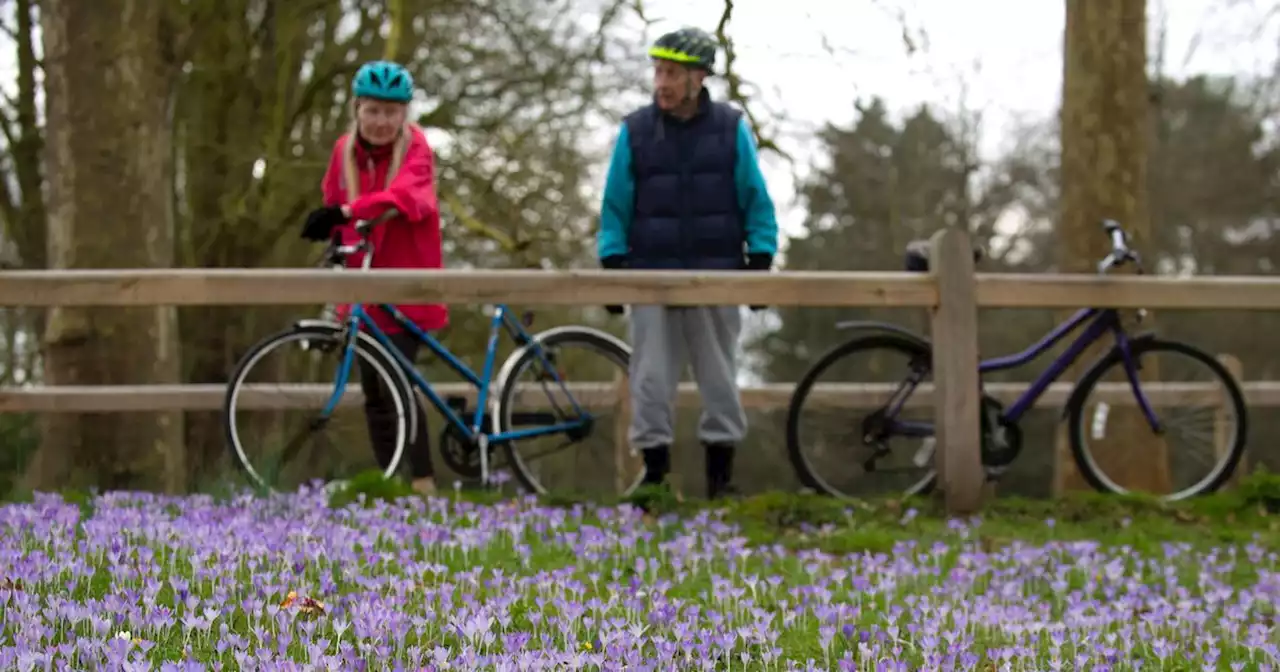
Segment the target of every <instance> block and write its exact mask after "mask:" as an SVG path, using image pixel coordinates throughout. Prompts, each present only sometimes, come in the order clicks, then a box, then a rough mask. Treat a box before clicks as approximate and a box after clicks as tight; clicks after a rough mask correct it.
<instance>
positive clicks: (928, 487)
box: [787, 333, 938, 499]
mask: <svg viewBox="0 0 1280 672" xmlns="http://www.w3.org/2000/svg"><path fill="white" fill-rule="evenodd" d="M873 349H888V350H896V351H899V352H903V353H906V354H908V355H911V356H912V357H923V358H924V360H925V361H926V362H928V363H929V367H930V368H932V366H933V353H932V351H931V350H930V348H929V345H928V342H927V341H925V340H923V339H913V338H909V337H907V336H905V335H901V334H895V333H876V334H867V335H862V336H857V337H854V338H853V339H851V340H849V341H846V342H844V343H843V344H841V345H838V346H836V347H835V348H833V349H831V350H830V351H828V352H827V354H825V355H823V356H822V358H821V359H819V360H818V362H817V363H816V364H814V365H813V366H812V367H810V368H809V370H808V371H807V372H805V375H804V377H803V378H801V379H800V382H799V383H797V384H796V388H795V391H794V392H792V394H791V402H790V404H789V405H788V408H787V457H788V458H789V459H790V461H791V467H792V469H794V470H795V473H796V476H797V477H798V478H799V479H800V482H801V483H802V484H803V485H804V487H806V488H809V489H811V490H814V491H817V492H820V493H822V494H825V495H828V496H831V497H836V498H839V499H852V497H851V496H850V495H848V494H846V493H844V492H842V491H841V490H839V489H838V488H835V487H833V486H832V485H830V484H829V483H827V482H826V480H824V479H823V478H822V477H821V476H820V475H818V473H817V472H816V471H815V470H814V468H813V465H812V464H810V463H809V460H808V458H806V457H805V455H804V453H803V451H802V450H801V445H800V411H801V409H802V408H803V407H804V402H805V400H806V399H807V398H808V396H809V393H810V391H812V389H813V386H814V384H815V383H816V382H817V380H818V377H819V376H821V375H822V373H823V372H825V371H826V370H827V369H828V368H830V367H831V366H833V365H834V364H835V363H836V362H838V361H840V360H841V359H843V358H845V357H848V356H849V355H851V354H853V353H856V352H859V351H863V350H873ZM937 477H938V475H937V471H936V470H934V469H929V471H928V472H927V475H926V476H925V477H924V478H922V479H921V480H920V481H918V482H917V484H916V485H915V486H913V487H911V488H908V489H907V490H906V491H905V492H904V493H903V494H905V495H907V496H911V495H925V494H928V493H929V492H931V491H932V490H933V488H934V487H935V486H936V484H937Z"/></svg>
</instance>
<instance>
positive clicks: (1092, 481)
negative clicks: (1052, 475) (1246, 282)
mask: <svg viewBox="0 0 1280 672" xmlns="http://www.w3.org/2000/svg"><path fill="white" fill-rule="evenodd" d="M1160 350H1164V351H1170V352H1176V353H1178V354H1181V355H1185V356H1187V357H1190V358H1191V359H1193V360H1196V361H1198V362H1200V363H1202V364H1204V365H1205V366H1207V367H1208V368H1209V370H1210V371H1212V372H1213V374H1214V375H1215V376H1216V377H1217V378H1218V381H1219V382H1220V383H1221V384H1222V385H1223V387H1224V388H1225V389H1226V391H1227V395H1228V396H1229V397H1230V399H1231V405H1232V410H1233V411H1235V414H1236V417H1237V418H1238V419H1239V425H1238V429H1237V431H1236V436H1235V439H1234V441H1232V444H1231V447H1230V449H1229V451H1228V453H1227V459H1226V460H1222V461H1219V463H1218V465H1217V466H1216V467H1215V470H1214V471H1212V472H1210V474H1209V476H1207V477H1206V478H1204V479H1201V481H1200V482H1199V483H1197V484H1196V485H1194V486H1191V487H1190V488H1188V489H1187V490H1185V491H1184V492H1182V493H1177V494H1173V495H1168V496H1162V497H1158V498H1159V499H1161V500H1163V501H1178V500H1183V499H1188V498H1191V497H1196V496H1199V495H1205V494H1209V493H1212V492H1214V491H1216V490H1218V489H1219V488H1221V487H1222V486H1223V484H1224V483H1226V482H1227V480H1228V479H1229V478H1231V475H1232V474H1233V473H1234V472H1235V470H1236V468H1237V467H1238V466H1239V464H1240V458H1241V457H1242V456H1243V455H1244V444H1245V439H1246V437H1247V436H1248V426H1249V423H1248V415H1247V414H1248V411H1247V407H1246V406H1245V402H1244V392H1243V391H1242V390H1241V389H1240V384H1239V383H1238V382H1237V381H1236V380H1235V377H1234V376H1232V375H1231V372H1230V371H1228V370H1227V368H1226V367H1225V366H1223V365H1222V363H1221V362H1219V361H1218V360H1217V358H1216V357H1214V356H1212V355H1210V354H1209V353H1207V352H1205V351H1204V350H1201V349H1200V348H1197V347H1195V346H1193V345H1188V344H1186V343H1181V342H1178V341H1170V340H1165V339H1162V338H1159V337H1157V336H1142V337H1138V338H1133V339H1130V340H1129V354H1130V355H1131V356H1132V357H1139V356H1141V355H1142V354H1144V353H1148V352H1156V351H1160ZM1114 366H1121V367H1123V366H1124V356H1123V354H1122V353H1121V351H1120V349H1119V348H1118V347H1115V348H1112V349H1111V351H1110V352H1108V353H1107V354H1106V355H1104V356H1103V357H1101V358H1100V359H1099V360H1098V361H1097V362H1096V363H1094V364H1093V366H1092V367H1090V368H1089V370H1088V371H1086V372H1085V374H1084V375H1083V376H1081V377H1080V381H1079V382H1078V383H1076V387H1075V389H1074V390H1073V391H1072V393H1071V398H1070V399H1069V400H1068V402H1067V403H1068V407H1067V419H1068V425H1067V426H1068V436H1069V437H1070V441H1071V456H1072V458H1073V459H1074V460H1075V463H1076V469H1077V470H1079V472H1080V475H1081V476H1083V477H1084V479H1085V481H1086V482H1087V483H1088V484H1089V485H1090V487H1092V488H1094V489H1095V490H1097V491H1098V492H1105V493H1110V494H1125V493H1127V492H1128V490H1126V489H1125V488H1122V487H1120V486H1117V485H1116V484H1115V483H1114V482H1112V481H1111V479H1110V478H1109V477H1107V475H1106V474H1104V473H1102V472H1101V470H1100V469H1099V468H1098V466H1097V464H1096V463H1095V462H1094V461H1093V459H1092V458H1091V457H1090V455H1089V451H1088V448H1087V446H1086V445H1085V442H1084V420H1085V413H1084V410H1085V408H1084V407H1085V402H1086V400H1087V399H1088V396H1089V393H1090V392H1092V391H1093V389H1094V387H1096V386H1097V384H1098V382H1099V381H1100V380H1101V379H1102V376H1103V375H1104V374H1105V373H1107V371H1109V370H1110V369H1111V368H1112V367H1114ZM1126 380H1127V377H1126Z"/></svg>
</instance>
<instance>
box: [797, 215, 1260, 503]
mask: <svg viewBox="0 0 1280 672" xmlns="http://www.w3.org/2000/svg"><path fill="white" fill-rule="evenodd" d="M1104 229H1105V231H1106V232H1107V234H1108V235H1109V236H1110V238H1111V243H1112V251H1111V253H1110V254H1109V255H1107V257H1106V258H1105V259H1103V260H1102V261H1101V262H1100V263H1099V264H1098V272H1099V273H1106V271H1107V270H1109V269H1111V268H1113V267H1117V266H1120V265H1123V264H1127V263H1132V264H1135V265H1136V266H1137V270H1138V272H1139V273H1141V272H1142V262H1141V259H1140V258H1139V256H1138V254H1137V253H1136V252H1134V251H1133V250H1131V249H1130V248H1129V245H1128V242H1127V238H1126V236H1125V234H1124V231H1122V230H1121V228H1120V226H1119V224H1117V223H1115V222H1112V221H1110V220H1108V221H1106V222H1104ZM922 243H923V241H920V242H917V243H913V244H911V245H909V246H908V248H907V270H909V271H926V270H928V256H927V251H928V247H927V243H923V244H922ZM1144 315H1145V313H1144V312H1143V311H1139V312H1138V319H1139V320H1141V319H1142V317H1143V316H1144ZM837 326H838V328H845V329H852V330H854V331H855V335H854V336H853V338H852V339H850V340H849V341H848V342H846V343H844V344H842V345H839V346H837V347H836V348H834V349H833V350H831V351H830V352H829V353H827V354H826V355H824V356H823V357H822V358H821V359H819V360H818V362H817V363H815V364H814V365H813V367H812V368H810V370H809V371H808V373H807V374H806V375H805V376H804V378H803V379H801V381H800V382H799V383H798V384H797V385H796V390H795V392H794V394H793V395H792V398H791V407H790V410H789V413H788V418H787V453H788V455H789V456H790V458H791V463H792V465H793V467H794V468H795V470H796V473H797V475H798V476H799V478H800V480H801V481H802V482H803V484H804V485H805V486H806V487H808V488H812V489H814V490H818V491H821V492H823V493H825V494H828V495H833V496H837V497H852V496H855V495H856V496H863V497H865V496H867V495H869V494H885V493H884V492H879V493H877V492H874V491H876V490H888V491H889V492H892V493H896V494H903V493H905V494H908V495H912V494H923V493H925V492H927V491H929V490H931V489H932V488H933V487H934V485H935V483H936V481H937V473H936V472H935V471H934V468H933V451H934V448H935V441H934V429H933V422H932V416H933V405H932V404H931V403H930V402H929V401H928V400H927V399H920V398H919V397H916V398H912V393H913V392H915V391H916V390H917V389H918V388H920V387H921V386H922V385H923V384H924V383H925V381H926V379H927V378H928V377H929V374H930V372H931V371H932V361H931V359H932V347H931V346H930V344H929V341H928V340H927V339H925V338H924V337H923V336H919V335H917V334H914V333H912V332H910V331H908V330H906V329H903V328H902V327H899V326H897V325H893V324H886V323H880V322H867V321H855V322H846V323H842V324H840V325H837ZM1080 327H1084V330H1083V332H1082V333H1080V335H1079V336H1077V337H1076V339H1075V340H1074V341H1073V342H1072V343H1071V344H1070V345H1069V346H1067V349H1066V351H1065V352H1063V353H1062V354H1061V355H1059V356H1058V357H1056V358H1055V359H1054V360H1053V361H1052V362H1051V363H1050V364H1049V366H1048V368H1046V369H1045V370H1044V372H1042V373H1041V374H1040V375H1039V376H1038V377H1037V378H1036V379H1035V381H1034V382H1032V383H1031V385H1030V386H1029V387H1028V388H1027V389H1026V391H1025V392H1022V393H1021V394H1020V395H1018V396H1017V398H1016V399H1015V400H1014V401H1013V403H1012V404H1010V405H1009V406H1008V407H1007V408H1006V407H1005V406H1004V404H1002V403H1001V401H1000V400H999V399H997V398H996V397H995V396H994V395H991V394H988V393H986V391H985V390H984V391H983V394H982V398H981V403H980V406H979V408H980V413H981V428H982V447H981V450H982V463H983V466H984V467H985V468H986V471H987V475H988V478H989V479H995V478H998V477H999V476H1000V475H1002V474H1003V473H1004V471H1005V470H1006V469H1007V468H1008V466H1009V465H1010V464H1011V463H1012V462H1013V461H1014V459H1015V458H1016V457H1017V456H1018V454H1019V453H1020V452H1021V450H1022V432H1021V430H1020V427H1019V422H1020V421H1021V420H1022V419H1023V418H1024V417H1025V416H1026V414H1027V413H1028V412H1029V411H1031V410H1032V409H1033V408H1035V406H1036V403H1037V402H1038V401H1039V400H1040V399H1041V397H1042V395H1044V393H1045V392H1046V391H1048V389H1049V386H1050V384H1052V383H1053V382H1054V381H1056V380H1057V379H1058V378H1059V377H1061V376H1062V375H1063V374H1064V373H1065V372H1066V371H1067V369H1068V368H1069V367H1070V366H1071V365H1072V364H1073V363H1074V362H1076V361H1077V360H1078V359H1079V358H1080V357H1081V356H1082V355H1084V353H1085V352H1086V351H1087V350H1088V349H1089V347H1090V346H1092V345H1093V344H1095V343H1097V342H1099V341H1101V340H1102V339H1103V338H1104V337H1105V336H1106V335H1107V334H1108V333H1109V334H1111V335H1112V336H1113V337H1114V339H1115V345H1114V346H1112V348H1111V349H1110V350H1109V351H1107V352H1105V353H1104V354H1103V355H1102V356H1101V357H1100V358H1099V359H1098V360H1097V361H1095V362H1094V363H1093V364H1092V365H1091V366H1090V367H1089V368H1088V369H1086V370H1085V372H1084V374H1083V375H1082V376H1081V377H1080V379H1079V380H1078V381H1077V382H1076V383H1075V385H1074V386H1073V387H1072V389H1071V391H1070V393H1069V395H1068V396H1067V400H1066V408H1065V414H1064V415H1065V419H1066V420H1067V437H1068V439H1069V441H1070V446H1071V453H1072V456H1073V457H1074V459H1075V466H1076V469H1077V470H1078V471H1079V473H1080V475H1081V476H1083V477H1084V479H1085V481H1086V482H1088V484H1089V485H1090V486H1091V487H1093V488H1094V489H1096V490H1098V491H1102V492H1111V493H1125V492H1129V491H1131V490H1143V491H1146V492H1148V493H1150V494H1154V495H1156V496H1157V497H1160V498H1161V499H1165V500H1178V499H1184V498H1187V497H1192V496H1195V495H1199V494H1203V493H1208V492H1213V491H1214V490H1216V489H1218V488H1219V487H1221V486H1222V484H1223V483H1224V482H1226V480H1227V479H1228V478H1230V476H1231V474H1232V472H1234V471H1235V469H1236V465H1237V464H1239V462H1240V457H1241V455H1242V453H1243V452H1244V442H1245V436H1246V426H1247V413H1246V409H1245V403H1244V394H1243V393H1242V392H1241V390H1240V385H1239V383H1238V382H1237V381H1236V379H1235V378H1234V377H1233V376H1232V375H1231V373H1230V372H1229V371H1228V370H1227V369H1226V367H1224V366H1223V365H1222V364H1221V363H1220V362H1218V360H1217V359H1215V358H1214V357H1212V356H1211V355H1209V354H1208V353H1206V352H1204V351H1203V350H1201V349H1199V348H1196V347H1194V346H1191V345H1187V344H1185V343H1180V342H1177V341H1172V340H1168V339H1164V338H1161V337H1159V336H1156V335H1154V334H1151V333H1144V334H1138V335H1134V336H1131V335H1129V334H1128V333H1127V331H1126V330H1125V328H1124V326H1123V324H1122V323H1121V319H1120V313H1119V311H1117V310H1115V309H1111V308H1107V309H1099V308H1085V309H1083V310H1080V311H1079V312H1077V313H1076V314H1075V315H1074V316H1072V317H1071V318H1070V319H1069V320H1068V321H1066V322H1065V323H1063V324H1061V325H1059V326H1058V327H1057V328H1055V329H1054V330H1053V331H1051V332H1050V333H1049V334H1047V335H1046V336H1044V337H1043V338H1042V339H1041V340H1040V341H1039V342H1037V343H1035V344H1033V345H1032V346H1030V347H1029V348H1027V349H1026V350H1024V351H1022V352H1019V353H1016V354H1012V355H1008V356H1005V357H996V358H993V359H988V360H984V361H982V362H981V363H980V365H979V371H980V372H981V373H983V374H987V373H992V372H996V371H1007V370H1011V369H1016V368H1018V367H1021V366H1022V365H1024V364H1027V363H1029V362H1031V361H1032V360H1034V359H1036V358H1038V357H1039V356H1040V355H1042V354H1044V353H1045V352H1047V351H1049V349H1051V348H1052V347H1053V346H1054V345H1056V344H1057V343H1059V342H1061V341H1062V340H1064V339H1065V338H1066V337H1067V336H1068V335H1069V334H1071V333H1072V332H1074V331H1076V330H1077V329H1079V328H1080ZM1157 356H1165V357H1169V359H1167V360H1161V361H1159V362H1158V363H1157V362H1156V361H1155V360H1156V357H1157ZM1143 373H1150V376H1149V377H1148V380H1146V381H1143V380H1142V378H1143V375H1142V374H1143ZM827 375H831V376H833V377H834V380H835V381H836V382H834V383H830V384H821V383H819V379H820V378H821V377H823V376H827ZM1152 379H1154V380H1152ZM854 381H856V383H855V384H851V383H854ZM1146 383H1154V385H1153V387H1144V386H1145V384H1146ZM881 391H883V397H880V396H879V393H880V392H881ZM855 398H858V401H857V402H856V403H850V401H851V400H853V399H855ZM872 399H882V401H880V403H875V401H872ZM1193 404H1202V406H1199V407H1193V408H1191V409H1190V413H1188V414H1187V418H1189V419H1187V418H1184V416H1182V415H1178V414H1175V413H1174V411H1185V410H1187V408H1188V407H1191V406H1192V405H1193ZM851 407H856V408H851ZM806 409H809V410H817V411H827V412H829V413H830V415H829V416H828V418H826V419H822V418H815V417H812V416H807V417H804V418H803V419H802V417H801V413H802V412H803V411H805V410H806ZM862 409H868V410H869V412H867V413H866V414H865V415H864V416H863V417H862V418H860V421H857V420H859V419H857V418H855V417H854V416H855V412H853V411H858V410H862ZM1135 411H1136V412H1135ZM1157 411H1159V413H1157ZM1192 422H1195V423H1199V424H1200V426H1199V427H1192V426H1190V425H1191V424H1192ZM823 430H830V432H829V434H823ZM1142 430H1145V431H1146V432H1148V434H1147V436H1152V435H1153V434H1154V436H1155V437H1156V438H1155V439H1154V440H1152V439H1149V438H1143V437H1142V436H1141V434H1142ZM1180 437H1190V438H1200V439H1205V444H1206V445H1205V446H1204V448H1203V449H1202V450H1201V451H1200V452H1199V453H1194V452H1193V453H1191V454H1190V455H1181V454H1175V453H1174V451H1173V445H1172V440H1173V439H1175V438H1180ZM912 441H919V442H920V443H919V445H918V446H917V447H916V448H915V449H911V448H909V447H904V446H903V445H902V444H904V443H907V442H912ZM1161 442H1163V443H1164V444H1165V446H1164V447H1165V448H1166V449H1167V450H1165V451H1153V450H1152V446H1154V445H1156V444H1158V443H1161ZM1166 453H1167V459H1165V458H1166V455H1165V454H1166ZM1125 460H1132V461H1133V463H1132V464H1130V465H1120V464H1119V463H1120V462H1122V461H1125ZM1117 472H1120V473H1123V474H1124V475H1125V476H1126V477H1127V478H1128V479H1129V480H1134V478H1133V477H1134V475H1135V474H1137V475H1138V476H1139V478H1137V479H1136V480H1138V481H1140V482H1139V483H1125V482H1124V481H1125V480H1126V479H1124V478H1120V477H1119V476H1118V475H1117ZM1166 484H1167V486H1168V487H1169V491H1168V492H1156V491H1155V489H1156V488H1158V487H1164V486H1165V485H1166Z"/></svg>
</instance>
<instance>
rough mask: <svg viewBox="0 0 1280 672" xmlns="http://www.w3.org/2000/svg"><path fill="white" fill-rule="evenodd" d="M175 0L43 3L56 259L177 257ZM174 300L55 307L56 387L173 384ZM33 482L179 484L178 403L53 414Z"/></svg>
mask: <svg viewBox="0 0 1280 672" xmlns="http://www.w3.org/2000/svg"><path fill="white" fill-rule="evenodd" d="M172 9H173V3H171V2H170V0H129V1H126V0H47V1H46V2H44V4H43V5H42V7H41V12H40V18H41V29H42V34H43V39H44V55H45V90H46V96H47V98H46V101H47V102H46V109H47V119H48V125H47V131H46V151H47V154H46V157H47V163H48V176H49V194H48V196H49V199H48V204H49V213H48V214H49V220H48V222H49V223H48V226H49V229H48V234H49V235H48V253H49V267H50V268H53V269H63V268H145V267H153V268H163V267H168V266H171V265H172V262H173V246H174V245H173V212H172V197H173V139H172V126H171V117H172V103H173V91H174V85H175V83H176V77H177V75H178V73H179V69H178V67H177V64H176V63H175V61H176V59H175V58H174V57H173V56H172V44H171V43H170V42H169V40H170V39H171V38H170V36H171V35H172V34H173V31H172V30H171V26H169V25H168V19H169V17H167V16H166V15H165V13H166V12H168V11H172ZM176 334H177V318H176V313H175V312H174V309H173V308H172V307H160V308H138V309H132V308H130V309H119V308H93V309H84V308H60V309H53V310H51V311H50V314H49V319H48V324H47V326H46V329H45V334H44V340H45V353H46V354H45V382H46V383H47V384H49V385H102V384H130V383H134V384H140V383H177V382H180V378H179V368H178V366H179V358H178V354H179V353H178V340H177V337H176ZM43 430H44V434H43V442H42V445H41V449H40V451H39V453H38V454H37V456H36V458H35V459H34V460H32V463H31V464H30V465H29V466H28V469H27V473H26V478H25V479H24V480H25V484H26V485H27V486H28V487H31V488H35V489H46V490H47V489H54V488H61V487H86V486H97V487H99V488H103V489H142V490H163V491H166V492H175V491H179V490H180V489H181V488H182V487H183V485H184V473H183V468H182V464H183V454H182V450H183V447H182V416H181V414H180V413H148V414H137V415H126V414H85V415H77V416H66V415H61V416H48V417H46V419H45V423H44V427H43Z"/></svg>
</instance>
